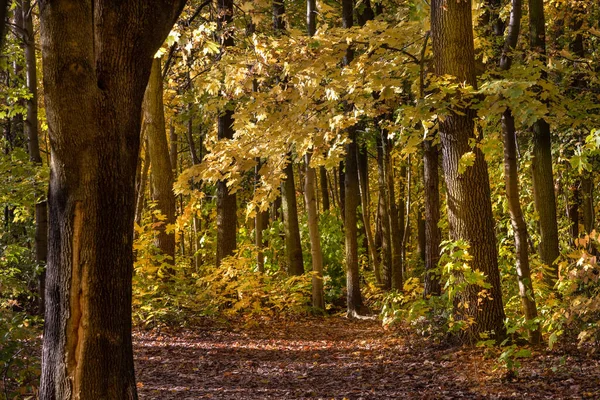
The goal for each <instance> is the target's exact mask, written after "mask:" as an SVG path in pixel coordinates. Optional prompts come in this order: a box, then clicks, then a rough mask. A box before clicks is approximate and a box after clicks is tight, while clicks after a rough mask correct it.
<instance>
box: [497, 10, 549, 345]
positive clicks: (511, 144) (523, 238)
mask: <svg viewBox="0 0 600 400" xmlns="http://www.w3.org/2000/svg"><path fill="white" fill-rule="evenodd" d="M515 3H517V4H518V3H519V0H513V7H515V5H516V4H515ZM518 6H519V7H520V4H518ZM502 134H503V137H504V182H505V185H506V198H507V200H508V209H509V212H510V221H511V224H512V227H513V231H514V234H515V251H516V263H517V265H516V267H517V279H518V282H519V297H520V298H521V304H522V306H523V313H524V314H525V319H526V320H527V321H530V322H531V321H533V320H534V319H535V318H537V307H536V305H535V298H534V294H533V284H532V282H531V272H530V268H529V251H528V245H527V224H526V223H525V218H524V217H523V212H522V211H521V203H520V201H519V171H518V168H517V141H516V137H515V134H516V130H515V121H514V118H513V116H512V113H511V112H510V110H509V109H507V110H506V111H505V112H504V115H503V116H502ZM541 338H542V335H541V331H540V327H539V325H537V328H536V329H534V330H532V331H531V332H530V337H529V340H530V342H531V343H532V344H539V343H540V341H541Z"/></svg>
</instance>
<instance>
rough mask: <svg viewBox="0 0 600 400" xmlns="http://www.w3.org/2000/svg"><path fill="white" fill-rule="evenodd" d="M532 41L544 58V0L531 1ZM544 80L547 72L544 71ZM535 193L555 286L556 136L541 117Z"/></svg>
mask: <svg viewBox="0 0 600 400" xmlns="http://www.w3.org/2000/svg"><path fill="white" fill-rule="evenodd" d="M529 43H530V47H531V50H533V51H535V52H537V53H538V54H539V55H540V57H542V58H543V57H545V55H546V27H545V17H544V1H543V0H529ZM542 79H546V73H545V72H542ZM531 170H532V178H533V179H532V180H533V194H534V202H535V207H536V210H537V212H538V214H539V216H540V220H539V227H540V236H541V241H540V257H541V259H542V262H543V263H544V264H545V265H547V266H548V269H547V270H546V282H547V283H548V284H549V285H550V286H554V283H555V282H556V279H557V278H558V266H557V264H556V259H557V258H558V256H559V254H560V252H559V244H558V224H557V218H556V197H555V194H554V175H553V172H552V139H551V136H550V125H549V124H548V123H547V122H546V121H545V120H544V119H539V120H538V121H536V122H535V123H534V124H533V157H532V161H531Z"/></svg>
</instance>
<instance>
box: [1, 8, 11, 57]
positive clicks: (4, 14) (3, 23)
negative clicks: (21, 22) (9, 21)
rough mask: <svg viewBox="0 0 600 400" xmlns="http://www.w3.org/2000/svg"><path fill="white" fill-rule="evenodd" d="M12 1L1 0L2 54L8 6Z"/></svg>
mask: <svg viewBox="0 0 600 400" xmlns="http://www.w3.org/2000/svg"><path fill="white" fill-rule="evenodd" d="M10 4H11V2H10V1H9V0H0V55H2V48H3V47H4V39H5V35H6V17H7V16H8V8H9V6H10Z"/></svg>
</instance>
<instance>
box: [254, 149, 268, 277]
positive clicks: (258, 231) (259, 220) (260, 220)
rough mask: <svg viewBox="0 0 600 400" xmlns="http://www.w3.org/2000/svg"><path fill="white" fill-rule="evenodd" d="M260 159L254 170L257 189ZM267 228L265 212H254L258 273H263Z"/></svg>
mask: <svg viewBox="0 0 600 400" xmlns="http://www.w3.org/2000/svg"><path fill="white" fill-rule="evenodd" d="M260 167H261V162H260V158H258V159H257V160H256V167H255V169H254V180H255V187H257V188H258V185H259V184H260V173H259V171H260ZM266 226H267V215H266V212H264V211H260V210H256V216H255V217H254V244H255V246H256V249H257V253H256V267H257V269H258V271H259V272H265V256H264V253H263V248H264V241H263V230H264V229H265V228H266Z"/></svg>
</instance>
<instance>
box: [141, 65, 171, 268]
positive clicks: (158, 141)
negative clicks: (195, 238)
mask: <svg viewBox="0 0 600 400" xmlns="http://www.w3.org/2000/svg"><path fill="white" fill-rule="evenodd" d="M142 110H143V114H144V124H145V127H146V134H147V137H148V154H149V156H150V160H151V162H152V170H151V171H152V180H151V182H152V184H151V188H152V190H151V195H152V200H153V201H155V202H156V206H157V209H158V211H160V213H161V214H162V215H163V216H164V217H165V219H164V220H163V221H161V222H162V225H161V226H159V227H158V228H157V231H158V232H157V234H156V236H155V238H154V244H155V246H156V247H157V248H158V249H159V251H160V252H161V253H162V254H163V255H165V256H168V259H167V260H166V262H167V263H168V264H171V265H174V264H175V232H167V230H168V226H169V225H174V224H175V193H173V169H172V166H171V160H170V153H169V145H168V143H167V131H166V126H165V110H164V105H163V80H162V75H161V60H160V58H155V59H154V61H153V63H152V71H151V73H150V80H149V81H148V87H147V88H146V94H145V96H144V103H143V106H142ZM172 272H173V271H170V273H172Z"/></svg>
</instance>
